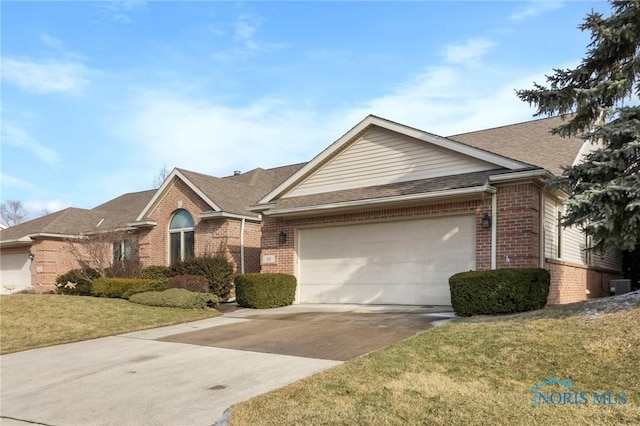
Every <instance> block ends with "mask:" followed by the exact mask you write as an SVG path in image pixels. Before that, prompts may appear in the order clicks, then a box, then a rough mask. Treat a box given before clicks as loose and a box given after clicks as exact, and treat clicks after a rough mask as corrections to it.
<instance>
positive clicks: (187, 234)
mask: <svg viewBox="0 0 640 426" xmlns="http://www.w3.org/2000/svg"><path fill="white" fill-rule="evenodd" d="M193 247H194V241H193V218H192V217H191V215H190V214H189V212H188V211H186V210H178V211H177V212H176V213H175V214H174V215H173V218H171V223H170V224H169V260H170V261H171V264H172V265H173V264H174V263H176V262H180V261H182V260H185V259H190V258H192V257H193V253H194V250H193Z"/></svg>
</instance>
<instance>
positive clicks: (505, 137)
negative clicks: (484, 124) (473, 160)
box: [448, 117, 583, 175]
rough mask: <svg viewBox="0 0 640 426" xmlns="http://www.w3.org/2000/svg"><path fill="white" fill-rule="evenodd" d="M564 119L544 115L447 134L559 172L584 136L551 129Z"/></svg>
mask: <svg viewBox="0 0 640 426" xmlns="http://www.w3.org/2000/svg"><path fill="white" fill-rule="evenodd" d="M564 123H566V122H565V121H563V120H562V118H561V117H551V118H543V119H540V120H533V121H527V122H525V123H518V124H511V125H509V126H502V127H496V128H493V129H486V130H479V131H476V132H470V133H462V134H459V135H453V136H448V139H453V140H455V141H458V142H462V143H464V144H467V145H471V146H474V147H476V148H480V149H484V150H486V151H490V152H494V153H496V154H500V155H502V156H505V157H509V158H512V159H514V160H518V161H522V162H524V163H527V164H532V165H535V166H538V167H542V168H544V169H547V170H548V171H550V172H551V173H553V174H555V175H560V174H562V166H570V165H572V164H573V161H574V160H575V158H576V157H577V156H578V153H579V152H580V148H581V147H582V144H583V140H582V139H580V138H578V137H570V138H562V137H560V136H557V135H552V134H551V129H553V128H554V127H557V126H560V125H561V124H564Z"/></svg>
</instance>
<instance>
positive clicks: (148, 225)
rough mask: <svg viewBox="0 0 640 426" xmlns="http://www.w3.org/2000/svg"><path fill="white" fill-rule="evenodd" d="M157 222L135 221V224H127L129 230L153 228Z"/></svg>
mask: <svg viewBox="0 0 640 426" xmlns="http://www.w3.org/2000/svg"><path fill="white" fill-rule="evenodd" d="M157 224H158V222H156V221H154V220H136V221H135V222H129V223H127V226H128V227H130V228H153V227H154V226H156V225H157Z"/></svg>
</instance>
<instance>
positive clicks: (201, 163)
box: [126, 92, 337, 176]
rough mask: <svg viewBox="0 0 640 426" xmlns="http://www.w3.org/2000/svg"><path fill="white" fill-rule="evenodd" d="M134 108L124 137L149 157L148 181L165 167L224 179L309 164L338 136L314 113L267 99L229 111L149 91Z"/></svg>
mask: <svg viewBox="0 0 640 426" xmlns="http://www.w3.org/2000/svg"><path fill="white" fill-rule="evenodd" d="M133 109H134V110H136V111H137V113H135V114H133V119H132V120H131V121H130V122H129V126H128V128H127V130H126V133H129V134H130V135H132V137H133V138H134V139H135V143H136V144H139V145H140V146H141V147H142V149H143V150H144V152H145V153H147V156H146V160H147V168H148V169H149V173H148V175H149V176H153V173H155V172H156V169H157V167H158V165H161V164H163V163H166V164H167V165H168V166H169V167H170V168H172V167H183V168H187V169H192V170H195V171H199V172H202V173H211V174H214V175H220V176H222V175H229V174H231V173H233V170H235V169H240V170H243V171H246V170H249V169H253V168H255V167H274V166H279V165H284V164H288V163H292V162H297V161H307V160H308V159H309V155H311V153H313V152H316V151H319V150H320V149H322V148H324V146H325V145H326V144H327V142H328V141H329V140H330V138H332V137H333V138H336V137H337V135H336V134H335V133H334V132H335V130H333V129H323V128H322V126H321V124H322V123H321V118H320V116H318V115H317V114H316V113H314V112H312V111H309V110H298V109H295V108H294V107H293V106H286V105H285V104H284V103H282V102H280V101H279V100H277V99H270V98H267V99H260V100H257V101H256V102H254V103H252V104H250V105H248V106H246V107H245V108H237V109H233V108H229V107H225V106H221V105H215V104H211V103H208V102H207V101H202V100H193V99H188V98H180V97H175V96H172V95H170V94H167V93H158V92H153V93H146V94H144V95H143V96H142V97H141V98H140V99H138V101H137V103H136V104H135V106H134V107H133Z"/></svg>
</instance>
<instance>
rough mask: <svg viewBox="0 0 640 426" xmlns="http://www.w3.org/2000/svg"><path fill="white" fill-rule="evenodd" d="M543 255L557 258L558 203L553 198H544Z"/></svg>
mask: <svg viewBox="0 0 640 426" xmlns="http://www.w3.org/2000/svg"><path fill="white" fill-rule="evenodd" d="M544 256H545V257H549V258H552V259H557V258H558V204H557V201H556V199H555V198H553V197H551V196H549V195H547V196H545V198H544Z"/></svg>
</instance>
